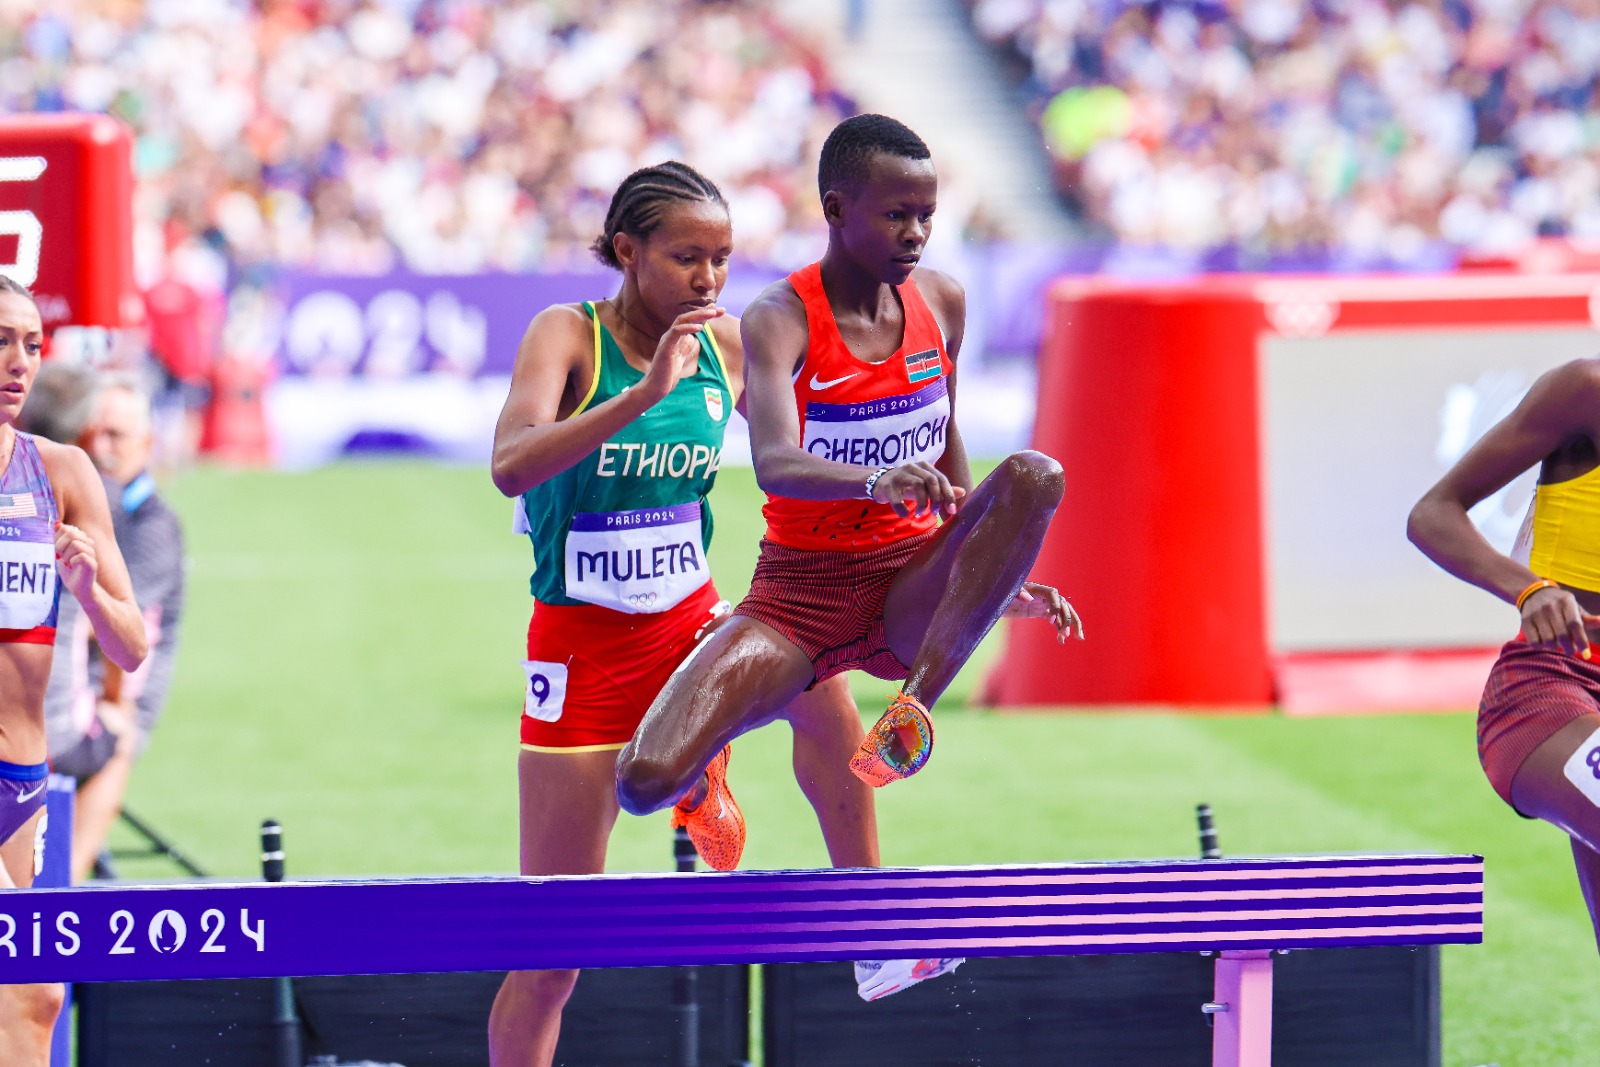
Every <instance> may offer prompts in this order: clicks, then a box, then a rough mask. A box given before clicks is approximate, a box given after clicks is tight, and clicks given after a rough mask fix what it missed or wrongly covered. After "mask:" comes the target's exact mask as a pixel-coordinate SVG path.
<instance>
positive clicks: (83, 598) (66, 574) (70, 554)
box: [56, 521, 100, 604]
mask: <svg viewBox="0 0 1600 1067" xmlns="http://www.w3.org/2000/svg"><path fill="white" fill-rule="evenodd" d="M56 566H57V568H58V569H59V570H60V571H61V581H62V584H64V585H65V586H66V587H67V589H68V590H70V591H71V593H72V595H73V596H75V597H77V598H78V602H79V603H81V604H87V603H88V602H89V598H90V597H92V596H93V595H94V583H95V580H96V579H97V578H98V577H99V574H100V561H99V559H98V558H96V556H95V552H94V540H93V539H92V538H90V536H89V535H88V534H86V533H84V532H83V531H82V530H80V529H78V528H77V527H76V526H68V525H67V524H66V523H64V522H59V521H58V522H57V523H56Z"/></svg>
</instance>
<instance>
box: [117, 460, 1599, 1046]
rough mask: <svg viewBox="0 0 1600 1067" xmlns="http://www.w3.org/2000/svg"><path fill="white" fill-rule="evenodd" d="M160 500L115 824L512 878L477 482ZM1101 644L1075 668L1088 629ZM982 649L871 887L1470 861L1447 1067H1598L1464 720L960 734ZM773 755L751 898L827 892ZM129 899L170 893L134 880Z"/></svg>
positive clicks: (228, 865)
mask: <svg viewBox="0 0 1600 1067" xmlns="http://www.w3.org/2000/svg"><path fill="white" fill-rule="evenodd" d="M168 495H169V497H170V499H171V500H172V502H173V503H174V505H175V506H176V507H177V508H178V509H179V511H180V512H181V513H182V514H183V516H184V518H185V521H186V523H187V527H188V535H189V543H190V553H191V556H192V559H193V564H192V569H191V584H190V600H189V609H188V617H187V621H186V624H185V626H186V633H185V643H184V646H183V649H182V652H181V660H180V663H179V667H178V673H177V681H176V683H175V685H174V688H173V693H172V700H171V704H170V706H169V708H168V711H167V716H166V718H165V719H164V720H163V722H162V724H161V725H160V727H159V728H158V731H157V733H156V736H155V738H154V741H153V743H152V744H151V746H150V749H149V752H148V754H147V756H146V757H145V759H144V761H143V763H142V764H141V765H140V766H139V768H138V769H137V771H136V772H135V775H134V780H133V785H132V788H131V791H130V795H129V802H128V803H129V807H130V809H131V810H133V811H134V812H136V813H137V814H139V815H140V816H141V817H143V818H145V819H147V820H149V821H151V822H153V823H154V824H155V825H156V826H157V827H159V828H160V830H161V831H162V832H163V833H165V834H167V835H168V836H170V837H171V838H172V839H173V841H174V842H175V843H176V844H178V845H179V846H180V847H181V848H183V849H184V850H185V851H187V852H189V853H191V854H192V855H193V856H194V857H195V858H196V859H197V860H199V861H200V862H201V864H202V865H203V866H205V867H206V868H207V869H208V870H209V871H210V873H213V874H219V875H228V876H236V877H243V878H250V877H255V876H256V875H257V874H258V871H259V868H258V864H257V854H258V837H257V835H258V828H259V826H260V823H261V820H262V819H264V818H267V817H272V818H276V819H279V820H280V821H281V822H282V823H283V825H284V832H285V844H286V848H287V851H288V857H289V859H288V867H289V872H290V874H291V876H316V875H350V874H421V873H441V872H477V873H499V872H510V871H512V870H514V869H515V862H516V860H515V857H516V807H515V801H516V787H515V774H514V768H515V762H516V752H517V746H516V732H517V720H518V715H519V713H520V710H521V686H522V674H521V670H520V669H519V667H518V661H519V660H520V659H521V658H522V655H523V650H522V642H523V634H524V632H525V628H526V625H527V615H528V610H529V608H530V601H529V600H528V597H527V586H526V584H525V583H526V576H527V571H528V567H529V552H528V549H527V545H526V542H525V541H524V540H523V539H521V538H517V537H514V536H512V535H511V533H510V522H511V505H510V504H509V503H507V502H506V501H504V500H503V499H501V498H500V497H499V495H498V494H497V493H495V491H494V490H493V488H492V487H491V486H490V485H489V481H488V478H487V476H486V475H485V474H484V473H483V472H482V471H479V470H472V469H464V468H459V467H447V466H436V465H430V464H423V463H372V464H345V465H339V466H334V467H330V468H325V469H322V470H317V471H313V472H309V473H303V474H281V473H265V472H233V471H226V470H220V469H208V468H202V469H198V470H195V471H192V472H189V473H187V474H185V475H184V476H183V477H182V478H181V480H179V481H178V482H176V483H175V484H173V485H171V486H169V487H168ZM758 502H759V494H758V493H757V491H756V489H755V486H754V481H753V478H752V476H751V474H750V472H749V471H748V470H744V469H729V470H725V471H723V472H722V475H721V478H720V481H719V483H718V489H717V493H716V496H715V498H714V506H715V508H716V514H717V535H718V536H717V543H716V546H715V548H714V550H713V553H712V557H713V566H714V569H715V573H716V574H717V577H718V583H719V585H720V586H721V587H722V590H723V592H724V593H725V594H726V595H729V596H730V597H733V598H735V599H736V598H737V596H738V594H740V593H742V592H743V589H744V586H745V583H746V582H747V580H748V578H749V574H750V571H751V568H752V567H753V565H754V557H755V544H756V539H757V537H758V536H759V529H760V526H759V523H760V516H759V512H758V510H757V506H758ZM1089 632H1090V634H1091V645H1092V641H1093V638H1092V635H1093V634H1094V620H1093V619H1090V620H1089ZM995 641H996V639H995V638H991V639H990V641H989V642H988V643H986V645H985V646H984V647H983V648H981V649H980V651H979V655H978V657H977V659H976V660H975V661H974V663H973V664H972V665H969V668H968V670H967V671H966V672H965V673H964V674H963V675H962V677H961V678H960V679H958V681H957V684H956V686H955V687H954V688H953V689H952V692H951V693H950V695H949V696H948V697H947V698H946V700H945V702H944V703H942V704H941V705H940V708H939V712H940V719H939V729H940V734H939V736H940V741H939V752H938V755H937V758H936V759H934V760H933V762H932V763H931V764H930V765H929V767H928V769H927V770H926V771H924V772H923V773H922V774H921V775H919V776H918V777H916V778H914V779H912V780H910V781H908V782H905V783H903V784H900V785H897V786H895V787H894V788H892V789H888V790H885V791H883V793H882V794H881V796H880V801H879V819H880V822H881V825H882V833H883V856H884V861H885V862H886V863H890V864H941V863H983V862H1011V861H1036V860H1074V859H1112V858H1138V857H1166V856H1188V855H1193V854H1194V853H1195V850H1196V839H1195V830H1194V818H1193V811H1194V805H1195V803H1197V802H1199V801H1206V802H1208V803H1210V804H1211V805H1212V806H1213V808H1214V809H1215V811H1216V814H1217V821H1218V827H1219V830H1220V833H1221V837H1222V844H1223V847H1224V849H1225V850H1226V851H1228V852H1229V853H1232V854H1238V855H1244V854H1257V855H1264V854H1295V853H1319V852H1366V851H1429V852H1478V853H1482V854H1483V855H1484V856H1485V857H1486V858H1487V862H1488V904H1487V911H1488V933H1487V936H1486V940H1485V944H1483V945H1482V946H1474V947H1455V948H1447V949H1446V950H1445V953H1444V998H1445V999H1444V1004H1445V1007H1444V1014H1445V1057H1444V1062H1445V1064H1446V1065H1449V1067H1472V1065H1478V1064H1485V1063H1498V1064H1499V1065H1500V1067H1558V1065H1563V1064H1572V1065H1580V1064H1582V1065H1589V1064H1593V1063H1595V1062H1596V1060H1597V1059H1600V1056H1597V1054H1596V1052H1595V1051H1594V1050H1595V1049H1596V1048H1600V996H1597V995H1596V994H1597V992H1600V989H1597V981H1596V979H1597V977H1600V974H1597V972H1600V968H1597V960H1596V951H1595V944H1594V939H1593V936H1592V934H1591V931H1590V927H1589V923H1588V920H1587V918H1586V916H1585V914H1584V911H1583V907H1582V903H1581V901H1580V899H1579V896H1578V892H1577V888H1576V883H1575V880H1574V878H1573V874H1572V870H1571V860H1570V857H1569V854H1568V851H1567V845H1566V840H1565V838H1564V837H1563V836H1562V835H1561V834H1559V833H1558V832H1556V831H1555V830H1553V829H1551V828H1550V827H1548V826H1545V825H1543V824H1534V823H1526V822H1524V821H1523V820H1521V819H1518V818H1517V817H1516V816H1515V815H1513V814H1512V813H1511V812H1510V811H1509V810H1508V809H1507V808H1506V807H1505V806H1504V805H1503V804H1501V803H1500V801H1499V800H1498V799H1497V798H1496V797H1495V796H1494V794H1493V793H1492V792H1491V791H1490V789H1489V787H1488V785H1487V783H1486V782H1485V781H1484V780H1483V777H1482V774H1481V772H1480V771H1479V770H1478V767H1477V760H1476V755H1475V751H1474V746H1473V725H1472V719H1471V716H1470V715H1469V714H1467V713H1466V712H1465V711H1463V712H1462V713H1460V714H1450V715H1390V716H1360V717H1336V718H1323V719H1309V720H1292V719H1285V718H1283V717H1280V716H1276V715H1239V716H1223V715H1208V716H1194V715H1179V714H1168V713H1162V712H1160V711H1159V710H1155V711H1152V710H1150V709H1126V710H1125V711H1105V710H1099V711H1096V712H1094V713H1086V712H1083V711H1073V710H1070V709H1063V713H1060V714H1036V713H1029V714H1006V713H997V712H993V711H988V710H983V709H977V708H971V707H967V706H966V704H967V698H968V695H969V694H970V693H971V692H972V691H973V688H974V686H975V685H976V682H977V680H978V679H979V678H980V677H981V672H982V669H983V664H984V662H985V661H987V660H989V659H991V658H992V656H993V652H994V649H995V647H996V645H995ZM889 689H890V687H889V686H888V685H887V683H882V682H878V681H876V680H874V679H870V678H862V679H860V681H859V683H858V684H857V686H856V690H855V691H856V696H857V699H858V700H859V701H860V702H861V703H862V704H863V706H864V707H865V708H866V710H867V712H868V713H870V714H872V715H876V713H877V711H878V710H879V709H880V708H881V706H882V700H883V699H884V698H885V697H886V696H887V694H888V692H889ZM786 734H787V731H786V730H784V729H783V728H782V727H770V728H767V729H765V730H762V731H759V732H757V733H756V734H753V735H751V736H749V737H748V738H746V739H745V740H744V741H742V742H741V743H740V745H739V746H738V759H737V760H736V761H735V763H734V766H733V775H732V782H733V785H734V787H735V789H736V790H737V791H738V795H739V799H740V802H741V804H742V805H743V807H744V809H745V812H746V814H747V816H748V818H749V821H750V824H751V837H750V844H749V847H748V849H747V851H746V859H745V865H746V866H749V867H796V866H816V865H820V864H823V863H824V862H825V854H824V852H823V849H822V843H821V839H820V837H819V835H818V834H817V831H816V827H815V824H814V822H813V821H812V819H811V815H810V810H809V808H807V807H806V805H805V803H804V801H803V800H802V799H801V797H800V794H799V791H798V789H797V788H796V787H795V786H794V784H793V781H792V778H790V776H789V774H788V771H787V765H788V738H787V736H786ZM123 833H124V832H123V831H119V836H118V839H117V840H118V843H129V842H131V840H132V839H131V838H127V837H124V836H122V834H123ZM669 865H670V859H669V833H668V830H667V827H666V821H665V816H664V814H663V815H658V816H654V817H651V818H647V819H632V818H628V817H624V818H623V820H622V823H621V824H620V825H619V828H618V831H617V833H616V835H615V836H614V838H613V850H612V867H613V868H614V869H616V870H664V869H667V868H668V867H669ZM122 871H123V873H124V874H125V875H131V876H138V877H171V876H173V874H174V872H173V871H172V870H171V868H170V867H168V866H166V865H165V864H162V863H158V862H152V861H144V860H130V861H124V863H123V865H122ZM1360 1025H1361V1023H1360V1021H1359V1020H1351V1026H1352V1029H1353V1030H1355V1029H1358V1028H1359V1027H1360Z"/></svg>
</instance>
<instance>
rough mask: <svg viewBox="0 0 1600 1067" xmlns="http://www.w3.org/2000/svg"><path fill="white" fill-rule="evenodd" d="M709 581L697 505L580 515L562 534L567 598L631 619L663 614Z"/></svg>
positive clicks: (676, 505)
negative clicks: (565, 540)
mask: <svg viewBox="0 0 1600 1067" xmlns="http://www.w3.org/2000/svg"><path fill="white" fill-rule="evenodd" d="M710 577H711V572H710V570H709V569H708V568H707V566H706V558H705V550H704V548H703V547H702V545H701V541H700V502H699V501H698V500H697V501H694V502H692V503H688V504H674V505H671V506H669V507H659V508H640V509H639V510H637V511H607V512H585V511H580V512H579V513H578V514H576V515H574V516H573V517H572V529H571V530H570V531H569V532H568V533H567V553H566V579H567V595H568V596H570V597H572V598H573V599H575V600H583V601H587V602H588V603H590V604H599V605H600V606H601V607H607V608H615V609H616V610H618V611H625V612H628V613H629V614H633V615H647V614H652V613H654V612H658V611H666V610H667V609H668V608H671V607H675V606H676V605H678V604H680V603H682V602H683V600H684V598H685V597H687V596H688V595H689V594H690V593H693V592H694V591H695V590H696V589H699V588H700V587H701V586H702V585H705V584H706V582H707V580H709V579H710Z"/></svg>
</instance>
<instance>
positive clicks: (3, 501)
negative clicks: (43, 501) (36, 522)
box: [0, 493, 39, 519]
mask: <svg viewBox="0 0 1600 1067" xmlns="http://www.w3.org/2000/svg"><path fill="white" fill-rule="evenodd" d="M38 514H39V509H38V507H37V506H36V505H35V504H34V502H33V494H32V493H17V494H15V495H13V496H4V495H0V519H32V518H35V517H37V516H38Z"/></svg>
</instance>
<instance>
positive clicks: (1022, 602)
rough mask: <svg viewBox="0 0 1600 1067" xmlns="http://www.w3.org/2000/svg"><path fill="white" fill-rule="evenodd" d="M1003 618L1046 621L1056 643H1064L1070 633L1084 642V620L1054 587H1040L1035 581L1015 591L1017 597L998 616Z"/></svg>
mask: <svg viewBox="0 0 1600 1067" xmlns="http://www.w3.org/2000/svg"><path fill="white" fill-rule="evenodd" d="M1000 617H1001V618H1004V619H1049V620H1050V622H1051V623H1052V624H1053V625H1054V626H1055V628H1056V640H1057V641H1059V642H1060V643H1061V644H1063V645H1064V644H1066V643H1067V638H1068V637H1071V636H1072V634H1073V631H1077V637H1078V640H1080V641H1082V640H1083V639H1084V634H1083V620H1082V619H1081V618H1079V617H1078V613H1077V612H1076V611H1074V610H1073V609H1072V605H1071V604H1068V603H1067V598H1066V597H1064V596H1062V595H1061V594H1060V593H1058V592H1057V591H1056V590H1055V589H1054V588H1053V587H1051V586H1048V585H1040V584H1038V583H1037V582H1023V583H1022V588H1021V589H1018V590H1017V595H1016V598H1015V599H1014V600H1012V601H1011V603H1010V604H1008V605H1007V606H1006V610H1005V611H1004V612H1003V613H1002V614H1001V616H1000Z"/></svg>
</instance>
